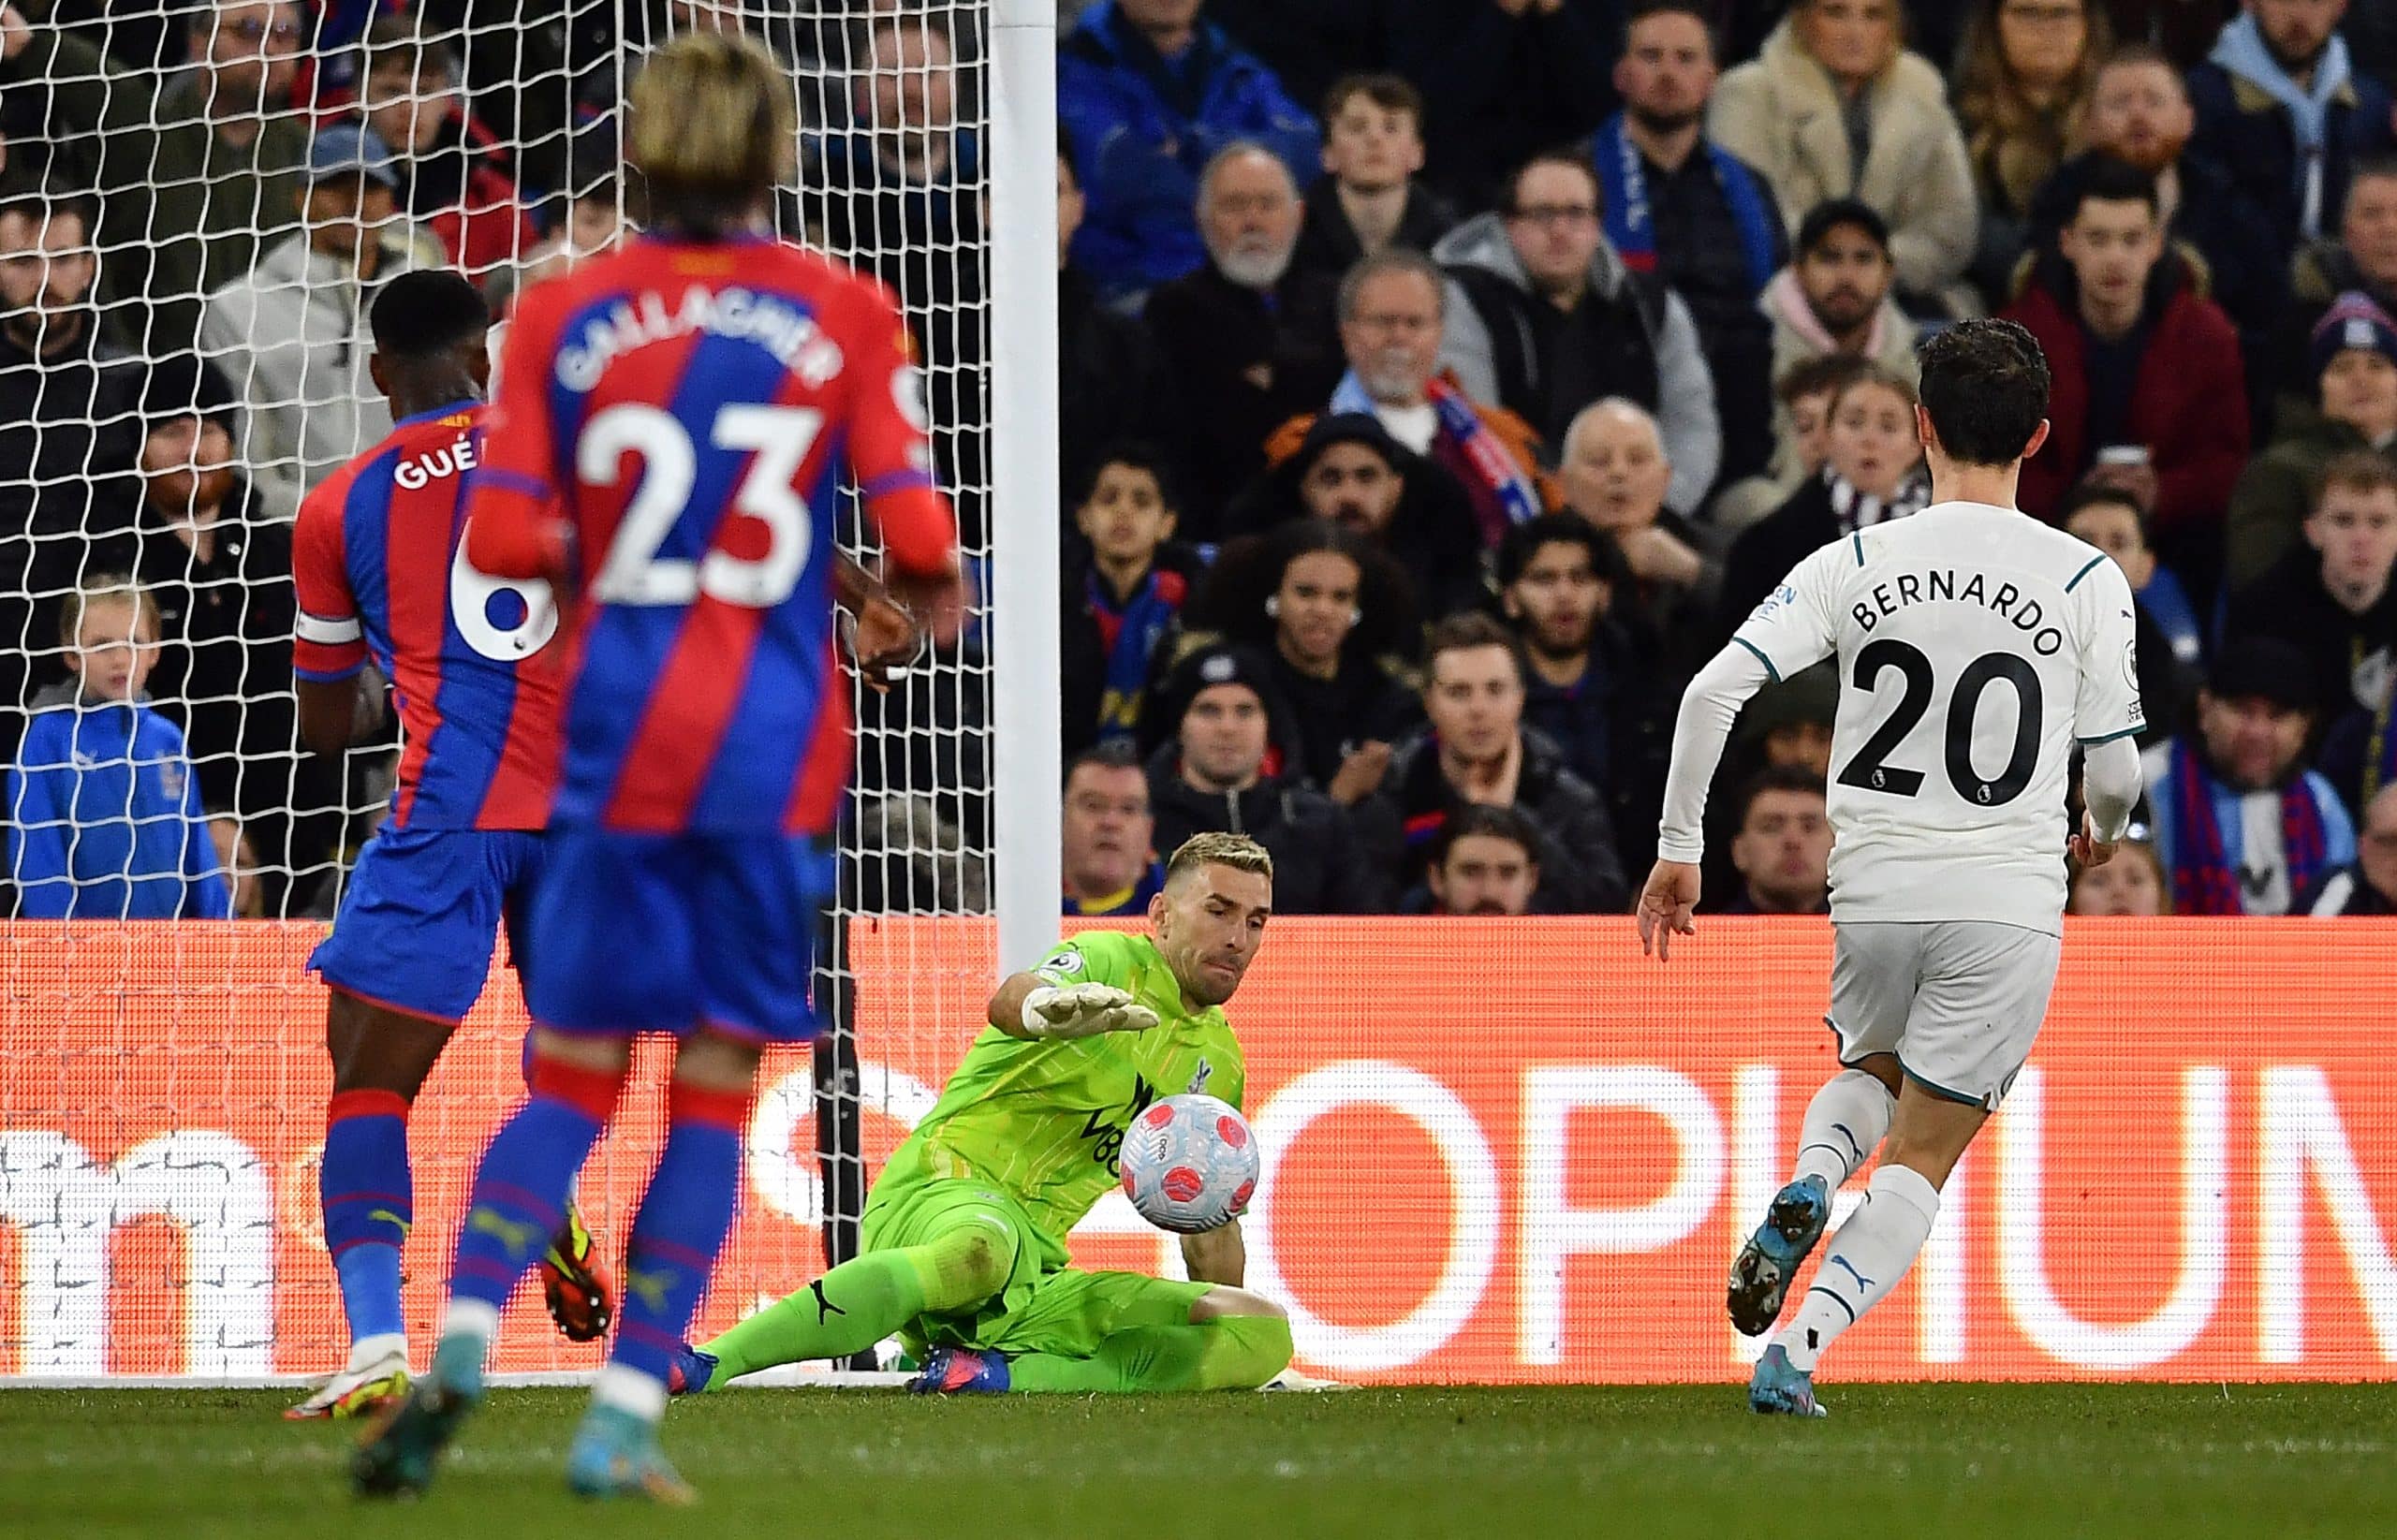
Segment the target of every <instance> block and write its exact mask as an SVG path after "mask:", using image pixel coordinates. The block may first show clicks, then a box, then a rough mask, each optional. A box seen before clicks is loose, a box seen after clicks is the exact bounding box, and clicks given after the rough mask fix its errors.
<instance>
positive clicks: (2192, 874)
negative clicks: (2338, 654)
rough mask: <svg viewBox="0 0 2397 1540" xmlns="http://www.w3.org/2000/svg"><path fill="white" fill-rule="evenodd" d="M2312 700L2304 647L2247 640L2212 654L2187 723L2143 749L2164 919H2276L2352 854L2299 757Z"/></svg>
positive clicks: (2349, 839) (2342, 826) (2344, 823)
mask: <svg viewBox="0 0 2397 1540" xmlns="http://www.w3.org/2000/svg"><path fill="white" fill-rule="evenodd" d="M2315 704H2316V702H2315V695H2314V689H2313V671H2312V668H2311V666H2310V664H2309V662H2308V660H2307V658H2306V656H2305V654H2304V653H2302V652H2301V651H2299V650H2298V649H2297V648H2295V647H2293V646H2291V645H2290V644H2289V643H2287V642H2285V641H2282V640H2279V639H2278V638H2270V637H2249V638H2243V639H2240V640H2236V641H2233V642H2231V643H2229V644H2228V645H2227V646H2225V647H2224V648H2223V650H2222V653H2221V655H2220V656H2219V657H2218V658H2216V659H2215V660H2214V666H2213V671H2212V672H2211V673H2210V674H2209V675H2208V676H2207V678H2206V683H2205V686H2204V687H2203V688H2202V689H2200V690H2199V691H2198V710H2197V720H2196V725H2195V727H2194V729H2193V730H2191V731H2189V732H2186V733H2184V734H2183V735H2182V736H2180V737H2179V738H2176V739H2173V740H2172V741H2169V742H2164V743H2158V744H2156V745H2155V746H2154V747H2153V748H2151V749H2149V750H2148V751H2147V752H2146V754H2145V755H2141V759H2142V762H2143V765H2144V768H2145V770H2146V781H2147V805H2148V809H2149V814H2150V816H2149V822H2150V826H2151V827H2152V828H2153V829H2154V831H2155V853H2156V855H2157V856H2158V857H2159V858H2161V859H2162V860H2163V862H2164V870H2165V872H2166V873H2167V874H2168V876H2169V879H2170V883H2171V888H2172V912H2173V913H2174V914H2178V915H2285V914H2287V913H2289V912H2290V910H2291V907H2292V905H2293V902H2294V901H2295V899H2296V896H2297V895H2299V894H2301V893H2303V892H2305V891H2307V890H2308V889H2309V888H2311V887H2313V886H2314V884H2315V883H2316V881H2317V880H2318V879H2319V878H2320V877H2322V876H2323V874H2324V873H2329V872H2333V871H2336V870H2337V869H2339V868H2340V867H2343V866H2346V864H2347V863H2348V862H2350V861H2352V860H2354V859H2355V858H2356V834H2355V824H2354V822H2353V820H2352V819H2350V818H2349V816H2348V814H2347V810H2346V805H2345V804H2344V803H2342V802H2341V801H2340V800H2339V797H2338V793H2337V792H2335V791H2333V790H2332V789H2331V783H2330V782H2329V781H2328V780H2326V779H2324V778H2323V776H2322V775H2321V774H2320V773H2318V772H2317V771H2316V770H2312V769H2309V768H2308V767H2307V764H2306V758H2305V745H2306V739H2307V736H2308V734H2309V733H2310V732H2311V730H2312V728H2313V724H2314V714H2315Z"/></svg>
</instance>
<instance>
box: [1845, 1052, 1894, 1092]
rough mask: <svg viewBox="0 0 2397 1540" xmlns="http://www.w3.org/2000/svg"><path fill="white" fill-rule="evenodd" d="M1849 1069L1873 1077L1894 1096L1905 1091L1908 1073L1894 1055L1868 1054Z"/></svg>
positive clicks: (1849, 1066) (1883, 1088)
mask: <svg viewBox="0 0 2397 1540" xmlns="http://www.w3.org/2000/svg"><path fill="white" fill-rule="evenodd" d="M1847 1067H1848V1068H1850V1069H1854V1070H1860V1071H1862V1072H1863V1073H1864V1074H1867V1075H1870V1076H1872V1077H1873V1078H1875V1079H1876V1080H1878V1081H1880V1082H1881V1089H1882V1090H1884V1091H1887V1092H1888V1093H1890V1095H1892V1096H1894V1095H1896V1094H1898V1093H1900V1092H1901V1091H1904V1089H1905V1083H1906V1072H1905V1070H1904V1068H1903V1067H1902V1066H1901V1065H1900V1064H1899V1063H1898V1056H1897V1055H1896V1054H1894V1053H1868V1054H1866V1055H1865V1056H1864V1057H1863V1058H1861V1059H1859V1060H1858V1061H1856V1063H1852V1064H1850V1065H1848V1066H1847Z"/></svg>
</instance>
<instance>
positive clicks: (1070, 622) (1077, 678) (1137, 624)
mask: <svg viewBox="0 0 2397 1540" xmlns="http://www.w3.org/2000/svg"><path fill="white" fill-rule="evenodd" d="M1176 504H1177V499H1176V498H1175V496H1174V494H1173V491H1172V489H1171V488H1170V487H1169V485H1168V483H1167V480H1166V476H1165V469H1164V464H1163V462H1162V461H1161V460H1160V459H1159V457H1158V455H1157V454H1156V452H1155V451H1154V450H1152V449H1148V448H1144V447H1140V446H1137V445H1119V446H1117V447H1115V448H1113V449H1111V450H1109V451H1106V452H1105V453H1104V454H1103V455H1102V457H1101V459H1100V462H1099V464H1098V467H1097V469H1096V471H1095V472H1094V473H1093V474H1092V476H1091V477H1090V481H1089V484H1088V485H1087V486H1086V487H1085V488H1084V489H1083V491H1082V494H1081V498H1080V499H1079V500H1078V501H1077V503H1076V506H1075V508H1074V524H1075V527H1077V528H1078V529H1080V530H1081V533H1082V537H1083V538H1084V539H1086V540H1088V541H1089V542H1090V553H1091V554H1090V562H1089V564H1088V565H1087V566H1086V567H1084V568H1083V570H1082V571H1081V573H1080V574H1078V575H1073V576H1070V577H1069V578H1068V580H1067V581H1066V593H1065V601H1066V616H1065V635H1064V639H1063V645H1064V657H1063V659H1062V667H1063V677H1062V680H1061V682H1060V689H1061V691H1062V692H1063V697H1064V702H1065V723H1066V753H1067V754H1068V755H1072V754H1076V753H1079V752H1080V751H1081V750H1082V749H1085V748H1088V747H1089V746H1090V745H1091V744H1093V743H1109V742H1118V741H1124V742H1128V741H1132V740H1133V739H1134V738H1136V737H1137V736H1138V734H1139V732H1140V704H1141V702H1142V701H1143V700H1144V699H1145V698H1146V697H1147V694H1148V690H1149V687H1150V685H1151V684H1152V683H1153V682H1154V681H1153V680H1152V679H1151V677H1150V672H1151V668H1152V667H1153V660H1154V659H1155V658H1156V656H1157V653H1158V651H1159V649H1160V648H1164V649H1165V650H1166V651H1167V652H1168V653H1170V651H1171V648H1170V646H1169V641H1170V638H1172V637H1173V636H1174V634H1175V633H1176V632H1177V631H1179V630H1180V629H1181V624H1182V610H1183V606H1184V603H1185V602H1187V600H1188V599H1189V596H1190V592H1191V585H1192V583H1193V582H1194V581H1195V580H1196V579H1197V576H1198V563H1197V562H1196V560H1194V559H1193V557H1192V556H1191V554H1190V553H1189V552H1188V551H1187V550H1182V549H1179V548H1174V547H1169V545H1168V544H1167V542H1168V541H1169V540H1171V539H1172V537H1173V529H1174V522H1175V518H1176Z"/></svg>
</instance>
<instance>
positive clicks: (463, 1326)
mask: <svg viewBox="0 0 2397 1540" xmlns="http://www.w3.org/2000/svg"><path fill="white" fill-rule="evenodd" d="M498 1335H499V1310H498V1308H497V1307H496V1306H493V1305H492V1304H489V1303H487V1302H485V1301H483V1300H481V1299H458V1298H452V1299H451V1300H450V1301H449V1306H448V1307H447V1308H446V1309H445V1310H443V1312H442V1313H441V1340H442V1341H444V1342H448V1341H449V1339H450V1338H452V1337H472V1338H474V1339H475V1340H476V1341H477V1342H485V1343H488V1342H490V1341H491V1340H492V1339H493V1337H496V1336H498Z"/></svg>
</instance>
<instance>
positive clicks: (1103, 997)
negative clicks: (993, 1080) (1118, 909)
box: [990, 973, 1157, 1042]
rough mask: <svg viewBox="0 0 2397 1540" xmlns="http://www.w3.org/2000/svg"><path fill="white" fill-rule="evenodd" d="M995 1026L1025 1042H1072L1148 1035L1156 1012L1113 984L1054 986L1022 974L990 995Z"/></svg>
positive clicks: (1039, 977) (1015, 976) (1154, 1023)
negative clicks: (1102, 1035)
mask: <svg viewBox="0 0 2397 1540" xmlns="http://www.w3.org/2000/svg"><path fill="white" fill-rule="evenodd" d="M990 1022H991V1025H993V1026H994V1027H996V1028H998V1029H999V1030H1000V1031H1001V1032H1003V1033H1006V1034H1007V1035H1008V1036H1010V1037H1021V1038H1022V1039H1024V1040H1025V1041H1026V1042H1050V1041H1068V1042H1069V1041H1072V1040H1074V1039H1076V1038H1081V1037H1096V1036H1097V1035H1098V1034H1100V1033H1103V1032H1146V1031H1148V1030H1149V1029H1150V1028H1151V1027H1154V1026H1155V1025H1156V1024H1157V1013H1156V1012H1154V1011H1153V1010H1151V1009H1149V1008H1148V1007H1147V1006H1146V1005H1140V1004H1137V1003H1136V1002H1134V1000H1133V999H1132V996H1131V994H1130V993H1129V992H1127V991H1126V990H1119V989H1117V988H1115V987H1114V986H1113V985H1111V984H1064V985H1059V984H1051V983H1050V982H1049V981H1048V980H1047V979H1045V978H1043V977H1041V976H1040V975H1038V974H1034V973H1022V974H1017V975H1013V976H1012V977H1010V978H1009V979H1008V980H1007V982H1006V983H1004V984H1002V985H1000V986H999V992H998V993H996V994H994V995H993V996H991V1013H990Z"/></svg>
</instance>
